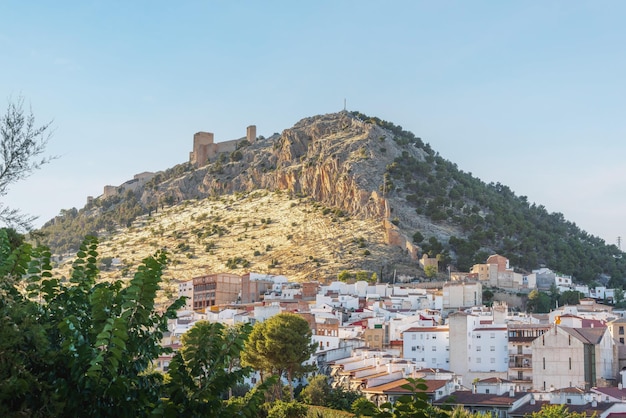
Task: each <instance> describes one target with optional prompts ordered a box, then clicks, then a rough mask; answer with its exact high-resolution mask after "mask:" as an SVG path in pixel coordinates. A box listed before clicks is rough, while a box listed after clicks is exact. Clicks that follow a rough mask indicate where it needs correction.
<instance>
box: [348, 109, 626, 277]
mask: <svg viewBox="0 0 626 418" xmlns="http://www.w3.org/2000/svg"><path fill="white" fill-rule="evenodd" d="M355 115H356V116H357V117H359V118H360V119H362V120H365V121H369V122H370V123H374V124H377V125H379V126H381V127H383V128H385V129H388V130H390V131H391V132H392V133H394V135H395V137H394V140H395V141H396V142H397V143H398V144H401V145H405V146H408V145H411V146H414V147H415V146H416V147H418V148H420V149H421V150H422V151H423V157H422V158H417V157H415V156H414V153H410V152H408V151H404V152H402V154H401V155H400V156H399V157H397V158H396V159H395V161H394V163H392V164H390V165H389V166H388V167H387V171H386V173H387V174H389V178H390V182H392V183H393V184H394V185H395V187H394V188H393V191H392V190H391V189H390V188H387V191H388V192H392V193H395V194H397V195H398V196H402V197H404V198H405V199H406V200H407V201H408V202H410V203H412V204H413V205H414V207H415V211H416V213H418V214H421V215H424V216H426V217H428V218H430V219H431V220H432V221H433V222H446V223H451V224H453V225H456V226H459V227H460V228H461V229H462V230H463V231H464V236H459V237H451V238H450V240H449V242H448V243H446V245H445V246H444V248H443V249H445V250H446V251H448V252H449V253H450V254H452V255H453V259H454V260H455V263H456V265H457V267H458V268H459V269H460V270H461V271H468V270H469V268H470V267H471V266H472V265H473V264H476V263H483V262H484V261H485V257H484V251H487V252H488V253H498V254H501V255H503V256H505V257H507V258H508V259H509V260H510V262H511V265H513V266H517V267H520V268H522V269H525V270H528V271H530V270H532V269H534V268H537V267H538V266H539V265H540V264H543V265H546V266H549V267H550V268H551V269H553V270H555V271H559V272H561V273H563V274H567V275H572V276H574V277H575V278H576V279H577V280H578V281H582V282H587V283H588V282H591V281H592V280H594V279H596V278H597V277H598V275H600V274H605V275H608V276H610V277H611V278H612V279H613V283H612V284H611V285H616V284H621V283H622V279H623V278H624V277H626V261H625V259H623V258H621V257H620V255H621V252H620V251H619V249H618V248H617V247H616V246H615V245H606V244H605V242H604V241H603V240H602V239H600V238H597V237H594V236H591V235H589V234H587V233H586V232H584V231H582V230H580V229H579V228H578V227H577V226H576V225H575V224H573V223H571V222H568V221H566V220H565V219H564V217H563V215H562V214H560V213H548V211H547V210H546V209H545V207H544V206H542V205H536V204H534V203H532V204H531V203H529V202H528V200H527V198H526V196H516V195H515V194H514V193H513V192H512V191H511V190H510V189H509V188H508V187H507V186H505V185H502V184H500V183H490V184H485V183H484V182H483V181H481V180H479V179H477V178H475V177H473V176H472V175H471V173H464V172H463V171H461V170H459V169H458V167H457V166H456V164H454V163H452V162H450V161H447V160H445V159H443V158H442V157H441V156H439V155H438V153H436V152H433V150H432V149H431V148H430V146H429V145H428V144H424V143H423V142H422V141H421V139H420V138H416V137H415V136H414V135H413V134H411V133H410V132H406V131H404V130H403V129H402V127H400V126H395V125H393V124H392V123H390V122H387V121H383V120H380V119H378V118H375V117H368V116H366V115H363V114H361V113H358V112H355ZM422 237H423V236H422V235H421V234H415V235H414V241H415V242H418V243H419V242H421V239H423V238H422Z"/></svg>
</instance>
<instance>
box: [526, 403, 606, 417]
mask: <svg viewBox="0 0 626 418" xmlns="http://www.w3.org/2000/svg"><path fill="white" fill-rule="evenodd" d="M593 416H594V417H595V416H596V414H595V413H594V414H593ZM585 417H587V414H585V413H584V412H580V413H578V412H569V411H568V410H567V407H566V406H565V405H544V406H543V407H542V408H541V410H540V411H539V412H533V413H532V414H531V415H530V418H585Z"/></svg>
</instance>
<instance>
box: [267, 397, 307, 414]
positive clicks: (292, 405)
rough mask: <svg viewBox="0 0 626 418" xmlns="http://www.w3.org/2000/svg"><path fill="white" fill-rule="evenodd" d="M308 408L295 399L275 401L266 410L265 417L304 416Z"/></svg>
mask: <svg viewBox="0 0 626 418" xmlns="http://www.w3.org/2000/svg"><path fill="white" fill-rule="evenodd" d="M307 413H308V408H307V407H306V405H303V404H301V403H299V402H296V401H290V402H285V401H281V400H277V401H275V402H274V403H273V404H272V406H271V407H270V409H269V411H267V418H305V417H306V416H307Z"/></svg>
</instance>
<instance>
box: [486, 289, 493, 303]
mask: <svg viewBox="0 0 626 418" xmlns="http://www.w3.org/2000/svg"><path fill="white" fill-rule="evenodd" d="M493 296H494V293H493V292H492V291H491V290H489V289H485V290H483V301H485V302H490V301H491V299H493Z"/></svg>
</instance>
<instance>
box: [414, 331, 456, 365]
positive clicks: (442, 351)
mask: <svg viewBox="0 0 626 418" xmlns="http://www.w3.org/2000/svg"><path fill="white" fill-rule="evenodd" d="M402 341H403V347H402V350H403V356H404V358H406V359H411V360H413V361H414V362H415V363H416V364H418V365H419V366H420V367H422V368H434V369H448V368H449V367H450V331H449V329H448V327H447V326H439V327H412V328H409V329H407V330H405V331H404V332H403V333H402Z"/></svg>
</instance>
